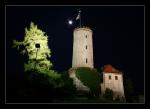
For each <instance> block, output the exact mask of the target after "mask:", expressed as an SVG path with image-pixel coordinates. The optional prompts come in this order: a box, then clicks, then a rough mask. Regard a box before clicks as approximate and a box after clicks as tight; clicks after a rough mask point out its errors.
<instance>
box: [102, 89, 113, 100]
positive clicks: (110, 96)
mask: <svg viewBox="0 0 150 109" xmlns="http://www.w3.org/2000/svg"><path fill="white" fill-rule="evenodd" d="M104 98H105V99H106V100H113V91H112V90H111V89H108V88H106V90H105V94H104Z"/></svg>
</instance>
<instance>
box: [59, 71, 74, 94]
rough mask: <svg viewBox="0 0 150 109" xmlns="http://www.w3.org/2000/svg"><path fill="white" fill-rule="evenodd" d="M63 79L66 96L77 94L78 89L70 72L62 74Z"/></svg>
mask: <svg viewBox="0 0 150 109" xmlns="http://www.w3.org/2000/svg"><path fill="white" fill-rule="evenodd" d="M61 79H62V82H63V87H62V88H63V90H62V91H63V92H64V93H66V94H69V95H71V94H75V93H76V87H75V85H74V84H73V80H72V79H71V78H70V77H69V73H68V71H64V72H62V75H61Z"/></svg>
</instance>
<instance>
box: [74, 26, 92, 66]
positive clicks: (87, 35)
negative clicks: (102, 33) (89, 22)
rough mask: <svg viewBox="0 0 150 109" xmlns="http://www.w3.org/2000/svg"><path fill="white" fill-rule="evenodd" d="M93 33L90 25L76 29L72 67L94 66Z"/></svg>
mask: <svg viewBox="0 0 150 109" xmlns="http://www.w3.org/2000/svg"><path fill="white" fill-rule="evenodd" d="M92 34H93V32H92V30H91V29H90V28H88V27H80V28H75V29H74V32H73V58H72V68H77V67H90V68H93V67H94V65H93V40H92Z"/></svg>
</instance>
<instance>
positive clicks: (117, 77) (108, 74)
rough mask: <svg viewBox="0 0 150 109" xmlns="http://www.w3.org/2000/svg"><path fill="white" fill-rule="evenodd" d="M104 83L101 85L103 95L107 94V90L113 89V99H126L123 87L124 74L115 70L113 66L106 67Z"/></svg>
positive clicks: (104, 69)
mask: <svg viewBox="0 0 150 109" xmlns="http://www.w3.org/2000/svg"><path fill="white" fill-rule="evenodd" d="M102 73H103V83H101V92H102V95H104V94H105V90H106V89H107V88H108V89H111V90H112V91H113V94H114V96H113V98H116V97H119V98H122V97H123V98H124V87H123V74H122V72H120V71H119V70H117V69H115V68H114V67H112V66H111V65H105V66H104V68H103V71H102Z"/></svg>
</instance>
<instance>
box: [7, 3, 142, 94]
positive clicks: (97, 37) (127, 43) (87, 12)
mask: <svg viewBox="0 0 150 109" xmlns="http://www.w3.org/2000/svg"><path fill="white" fill-rule="evenodd" d="M78 9H81V10H82V14H81V15H82V25H83V26H89V27H90V28H91V29H92V30H93V47H94V48H93V49H94V67H95V68H97V69H101V67H103V66H104V65H106V64H112V65H113V66H115V67H116V68H118V69H120V70H121V71H123V73H124V75H127V77H128V78H130V79H131V80H132V81H133V82H134V84H135V87H136V92H137V93H144V6H80V7H79V6H7V7H6V44H7V45H6V50H7V51H6V53H7V57H6V62H7V64H6V65H7V66H6V67H7V75H8V76H9V77H12V78H13V77H15V76H16V75H18V72H20V71H21V70H23V64H24V62H25V58H24V56H22V55H20V54H19V53H18V51H17V50H16V49H12V40H14V39H16V40H20V41H21V40H23V38H24V34H25V30H24V28H25V27H29V26H30V22H31V21H33V22H34V23H35V24H37V25H38V28H39V29H41V30H43V31H44V32H46V34H47V35H48V37H49V47H50V49H51V51H52V56H51V61H52V63H53V64H54V67H53V69H54V70H56V71H58V72H62V71H65V70H68V69H69V68H71V66H72V48H73V30H74V28H76V27H77V26H79V21H76V20H75V18H76V16H77V14H78ZM69 19H72V20H73V25H72V26H71V25H68V23H67V21H68V20H69ZM19 75H21V74H19ZM8 81H9V80H8Z"/></svg>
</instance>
